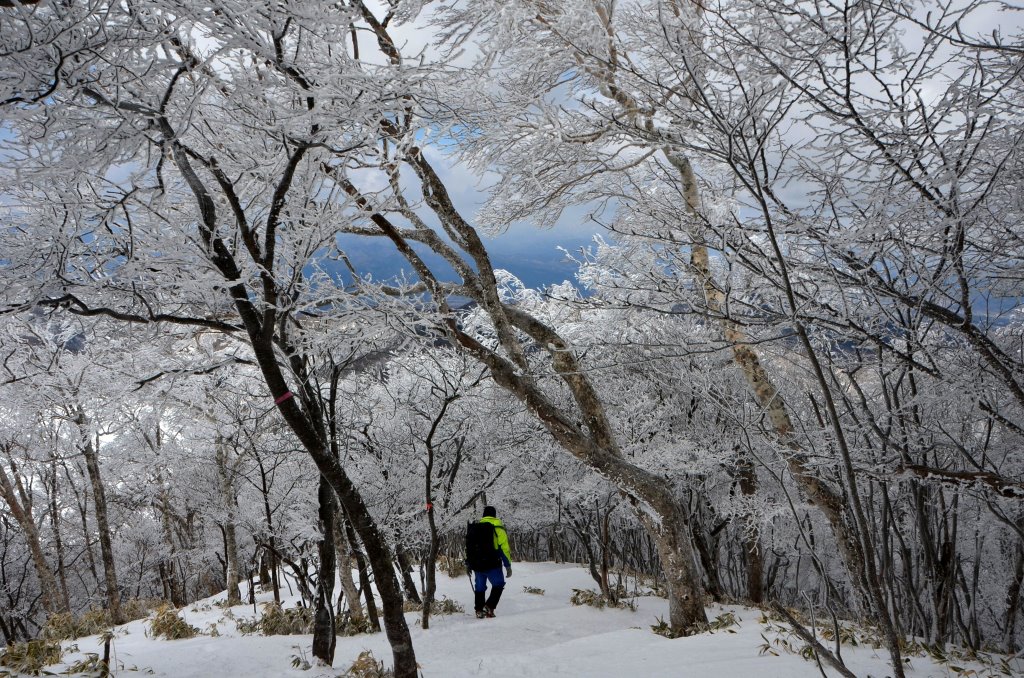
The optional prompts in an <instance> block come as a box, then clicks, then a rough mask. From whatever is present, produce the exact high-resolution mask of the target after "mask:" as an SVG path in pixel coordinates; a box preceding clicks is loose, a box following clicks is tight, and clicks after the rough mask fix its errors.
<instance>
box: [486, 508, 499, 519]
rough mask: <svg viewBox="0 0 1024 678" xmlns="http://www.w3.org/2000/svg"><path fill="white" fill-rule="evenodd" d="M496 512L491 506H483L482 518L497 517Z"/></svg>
mask: <svg viewBox="0 0 1024 678" xmlns="http://www.w3.org/2000/svg"><path fill="white" fill-rule="evenodd" d="M497 517H498V512H497V511H495V510H494V507H493V506H485V507H484V518H497Z"/></svg>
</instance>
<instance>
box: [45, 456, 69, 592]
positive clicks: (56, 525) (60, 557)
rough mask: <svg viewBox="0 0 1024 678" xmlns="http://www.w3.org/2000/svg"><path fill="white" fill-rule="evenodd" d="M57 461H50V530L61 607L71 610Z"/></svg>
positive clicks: (54, 459) (54, 458)
mask: <svg viewBox="0 0 1024 678" xmlns="http://www.w3.org/2000/svg"><path fill="white" fill-rule="evenodd" d="M57 486H58V483H57V459H56V457H52V458H51V459H50V528H51V529H52V530H53V545H54V546H55V547H56V551H57V579H58V580H59V582H60V602H61V606H62V607H63V608H64V609H66V610H70V609H71V596H69V595H68V578H67V572H66V571H65V570H66V568H65V562H66V561H65V557H64V555H65V554H64V540H63V539H62V538H61V533H60V511H59V510H58V506H57Z"/></svg>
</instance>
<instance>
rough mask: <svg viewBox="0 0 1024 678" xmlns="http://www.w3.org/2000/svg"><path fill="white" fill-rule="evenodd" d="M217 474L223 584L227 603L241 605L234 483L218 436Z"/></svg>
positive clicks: (224, 446)
mask: <svg viewBox="0 0 1024 678" xmlns="http://www.w3.org/2000/svg"><path fill="white" fill-rule="evenodd" d="M215 454H216V459H217V474H218V475H219V476H220V496H221V501H222V502H223V503H224V512H225V519H224V523H223V525H222V527H223V529H224V565H225V567H224V570H225V572H224V586H225V588H226V589H227V596H228V600H227V604H228V606H229V607H230V606H232V605H241V604H242V594H241V592H240V591H239V590H238V585H239V583H240V579H241V577H240V575H239V568H238V537H237V531H236V528H235V485H234V480H233V478H232V469H231V467H230V465H229V463H228V450H227V447H226V445H225V444H224V441H223V440H221V439H220V437H219V436H218V438H217V442H216V451H215Z"/></svg>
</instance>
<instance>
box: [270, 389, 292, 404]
mask: <svg viewBox="0 0 1024 678" xmlns="http://www.w3.org/2000/svg"><path fill="white" fill-rule="evenodd" d="M293 395H294V394H293V393H292V392H291V391H285V392H284V394H283V395H281V396H280V397H278V399H277V400H275V401H274V404H275V405H280V404H281V403H283V402H284V401H286V400H288V399H289V398H291V397H292V396H293Z"/></svg>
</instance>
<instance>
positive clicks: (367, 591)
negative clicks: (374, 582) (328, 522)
mask: <svg viewBox="0 0 1024 678" xmlns="http://www.w3.org/2000/svg"><path fill="white" fill-rule="evenodd" d="M345 528H346V530H347V532H348V543H349V545H350V546H351V547H352V556H353V557H354V558H355V561H356V571H357V572H358V573H359V588H360V589H361V590H362V592H363V600H364V601H366V616H367V618H368V619H369V620H370V628H371V629H373V630H374V631H380V618H379V617H378V616H377V601H375V600H374V598H373V588H372V587H371V586H370V573H369V572H368V571H367V570H366V558H364V557H363V552H362V551H360V550H359V547H358V546H357V545H356V535H355V532H354V531H353V530H352V525H351V524H349V523H347V522H346V524H345Z"/></svg>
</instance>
